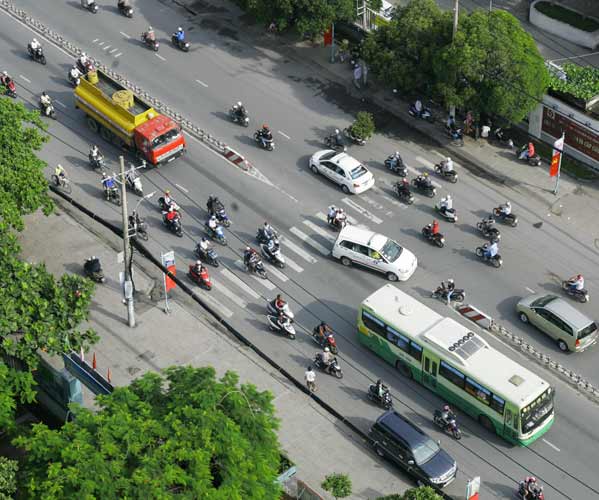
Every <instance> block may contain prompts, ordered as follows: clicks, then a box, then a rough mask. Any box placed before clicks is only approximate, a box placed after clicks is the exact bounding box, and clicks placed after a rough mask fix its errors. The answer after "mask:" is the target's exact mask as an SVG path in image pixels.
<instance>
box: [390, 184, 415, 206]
mask: <svg viewBox="0 0 599 500" xmlns="http://www.w3.org/2000/svg"><path fill="white" fill-rule="evenodd" d="M393 187H394V188H395V193H396V194H397V197H398V198H399V199H400V200H401V201H403V202H404V203H406V204H408V205H411V204H412V203H414V195H413V194H412V192H411V191H410V190H409V189H407V190H406V189H402V184H401V182H396V183H395V184H393Z"/></svg>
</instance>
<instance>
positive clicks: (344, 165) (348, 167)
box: [310, 149, 374, 194]
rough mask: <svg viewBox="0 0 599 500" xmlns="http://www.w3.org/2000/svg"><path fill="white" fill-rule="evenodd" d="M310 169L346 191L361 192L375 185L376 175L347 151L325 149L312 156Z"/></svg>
mask: <svg viewBox="0 0 599 500" xmlns="http://www.w3.org/2000/svg"><path fill="white" fill-rule="evenodd" d="M310 169H311V170H312V172H314V173H315V174H322V175H324V176H325V177H327V178H328V179H330V180H332V181H333V182H335V183H336V184H339V186H341V189H342V190H343V192H344V193H353V194H360V193H363V192H364V191H366V190H368V189H370V188H371V187H372V186H374V175H372V172H370V170H368V169H367V168H366V167H365V166H364V165H362V164H361V163H360V162H359V161H358V160H356V159H355V158H354V157H352V156H350V155H348V154H347V153H338V152H337V151H333V150H332V149H324V150H322V151H318V152H317V153H314V154H313V155H312V157H311V158H310Z"/></svg>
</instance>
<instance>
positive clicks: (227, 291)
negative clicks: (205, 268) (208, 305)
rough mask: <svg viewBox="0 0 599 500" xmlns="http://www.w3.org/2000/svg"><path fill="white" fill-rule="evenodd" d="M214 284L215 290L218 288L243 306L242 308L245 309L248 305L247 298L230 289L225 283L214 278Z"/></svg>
mask: <svg viewBox="0 0 599 500" xmlns="http://www.w3.org/2000/svg"><path fill="white" fill-rule="evenodd" d="M212 285H213V287H214V290H218V291H219V292H221V293H222V294H223V295H226V296H227V297H229V299H231V300H232V301H233V302H235V304H237V305H238V306H239V307H241V308H242V309H245V308H246V307H247V305H248V304H247V302H246V301H245V300H243V299H242V298H241V297H239V296H238V295H236V294H235V293H234V292H232V291H231V290H229V289H228V288H227V287H226V286H225V285H223V284H222V283H221V282H220V281H216V280H215V279H214V278H213V279H212Z"/></svg>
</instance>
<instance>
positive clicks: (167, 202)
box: [163, 189, 175, 207]
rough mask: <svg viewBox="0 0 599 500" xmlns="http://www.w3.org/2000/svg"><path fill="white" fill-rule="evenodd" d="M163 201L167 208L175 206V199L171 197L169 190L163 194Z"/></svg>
mask: <svg viewBox="0 0 599 500" xmlns="http://www.w3.org/2000/svg"><path fill="white" fill-rule="evenodd" d="M163 199H164V204H165V205H166V206H167V207H171V206H172V205H174V204H175V199H174V198H172V197H171V190H170V189H167V190H166V191H165V192H164V196H163Z"/></svg>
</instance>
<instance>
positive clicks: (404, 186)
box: [397, 177, 410, 195]
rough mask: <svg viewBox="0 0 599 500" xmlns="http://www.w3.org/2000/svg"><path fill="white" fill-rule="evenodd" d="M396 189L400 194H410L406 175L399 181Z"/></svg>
mask: <svg viewBox="0 0 599 500" xmlns="http://www.w3.org/2000/svg"><path fill="white" fill-rule="evenodd" d="M397 190H398V192H399V193H400V194H404V195H409V194H410V182H409V181H408V178H407V177H404V178H402V179H401V182H399V183H398V185H397Z"/></svg>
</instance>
